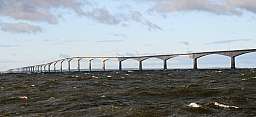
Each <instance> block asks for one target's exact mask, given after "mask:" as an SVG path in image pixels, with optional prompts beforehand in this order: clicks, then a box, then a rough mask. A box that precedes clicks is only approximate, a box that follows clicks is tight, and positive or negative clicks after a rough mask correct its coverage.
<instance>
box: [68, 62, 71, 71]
mask: <svg viewBox="0 0 256 117" xmlns="http://www.w3.org/2000/svg"><path fill="white" fill-rule="evenodd" d="M71 60H72V59H71ZM71 60H68V72H71V69H70V62H71Z"/></svg>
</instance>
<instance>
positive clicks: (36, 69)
mask: <svg viewBox="0 0 256 117" xmlns="http://www.w3.org/2000/svg"><path fill="white" fill-rule="evenodd" d="M251 52H256V49H243V50H229V51H211V52H198V53H186V54H166V55H149V56H133V57H121V56H119V57H113V56H105V57H104V56H95V57H71V58H65V59H60V60H56V61H52V62H49V63H45V64H39V65H32V66H26V67H21V68H15V69H10V70H8V72H14V73H16V72H18V73H42V72H57V71H60V72H64V70H63V62H67V64H68V68H67V69H68V70H67V71H68V72H71V67H70V66H71V61H73V60H77V70H78V71H81V68H80V62H81V60H82V59H88V61H89V71H92V61H93V60H95V59H101V60H102V69H103V70H104V71H105V70H106V61H108V60H109V59H117V60H118V62H119V70H120V71H121V70H122V62H123V61H125V60H128V59H134V60H137V61H138V62H139V70H140V71H142V70H143V61H145V60H147V59H150V58H158V59H161V60H163V70H167V69H168V68H167V61H168V60H169V59H171V58H174V57H178V56H188V57H189V58H191V59H192V60H193V69H198V59H199V58H201V57H204V56H207V55H212V54H218V55H224V56H228V57H230V58H231V59H230V60H231V66H230V68H231V69H236V61H235V60H236V57H237V56H240V55H243V54H246V53H251ZM58 63H59V64H60V68H59V70H57V68H56V65H57V64H58ZM52 66H53V69H51V67H52Z"/></svg>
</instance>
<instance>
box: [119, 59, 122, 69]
mask: <svg viewBox="0 0 256 117" xmlns="http://www.w3.org/2000/svg"><path fill="white" fill-rule="evenodd" d="M119 71H122V61H119Z"/></svg>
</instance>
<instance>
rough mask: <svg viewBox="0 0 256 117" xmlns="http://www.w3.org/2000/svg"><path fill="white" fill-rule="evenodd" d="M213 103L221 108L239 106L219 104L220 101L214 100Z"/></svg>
mask: <svg viewBox="0 0 256 117" xmlns="http://www.w3.org/2000/svg"><path fill="white" fill-rule="evenodd" d="M214 105H215V106H219V107H222V108H236V109H237V108H239V107H237V106H229V105H225V104H220V103H218V102H214Z"/></svg>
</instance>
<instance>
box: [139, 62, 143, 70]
mask: <svg viewBox="0 0 256 117" xmlns="http://www.w3.org/2000/svg"><path fill="white" fill-rule="evenodd" d="M142 62H143V60H140V61H139V71H142V70H143V68H142V67H143V65H142Z"/></svg>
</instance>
